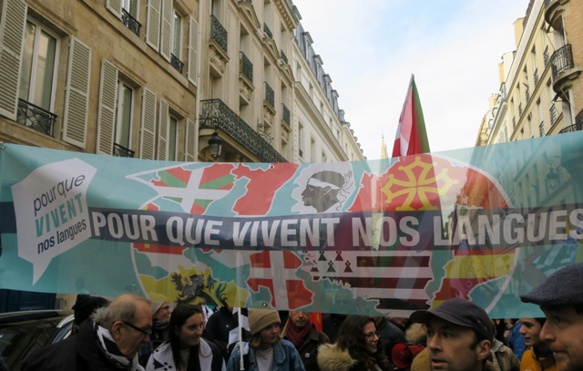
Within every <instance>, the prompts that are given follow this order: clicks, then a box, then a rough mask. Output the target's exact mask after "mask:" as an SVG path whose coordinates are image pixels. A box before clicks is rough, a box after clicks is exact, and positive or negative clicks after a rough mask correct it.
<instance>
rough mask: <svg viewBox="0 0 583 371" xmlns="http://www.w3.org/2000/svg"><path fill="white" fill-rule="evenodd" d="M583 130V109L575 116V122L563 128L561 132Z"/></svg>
mask: <svg viewBox="0 0 583 371" xmlns="http://www.w3.org/2000/svg"><path fill="white" fill-rule="evenodd" d="M579 130H583V110H581V111H580V112H579V113H578V114H577V116H575V123H574V124H573V125H570V126H567V127H566V128H564V129H562V130H561V131H560V132H559V133H570V132H572V131H579Z"/></svg>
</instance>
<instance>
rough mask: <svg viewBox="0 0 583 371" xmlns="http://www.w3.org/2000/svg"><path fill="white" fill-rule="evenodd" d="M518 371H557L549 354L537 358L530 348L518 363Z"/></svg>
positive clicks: (551, 355) (555, 364)
mask: <svg viewBox="0 0 583 371" xmlns="http://www.w3.org/2000/svg"><path fill="white" fill-rule="evenodd" d="M520 370H521V371H522V370H525V371H526V370H530V371H543V370H544V371H557V370H558V369H557V363H556V362H555V359H554V358H553V354H552V353H550V354H548V355H547V356H545V357H542V356H541V357H539V356H537V355H536V354H535V353H534V350H533V349H532V348H529V349H527V350H526V351H525V352H524V354H523V355H522V360H521V361H520Z"/></svg>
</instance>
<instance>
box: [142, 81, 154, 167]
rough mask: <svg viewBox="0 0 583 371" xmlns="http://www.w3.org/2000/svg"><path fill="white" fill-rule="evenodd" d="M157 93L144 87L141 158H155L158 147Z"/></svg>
mask: <svg viewBox="0 0 583 371" xmlns="http://www.w3.org/2000/svg"><path fill="white" fill-rule="evenodd" d="M155 132H156V94H154V93H152V92H151V91H150V90H148V89H144V94H143V95H142V127H141V136H140V158H143V159H147V160H153V159H154V151H155V149H156V144H155V142H156V136H155Z"/></svg>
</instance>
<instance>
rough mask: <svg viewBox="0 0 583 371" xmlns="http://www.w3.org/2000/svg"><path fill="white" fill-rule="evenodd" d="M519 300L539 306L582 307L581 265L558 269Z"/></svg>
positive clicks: (582, 283)
mask: <svg viewBox="0 0 583 371" xmlns="http://www.w3.org/2000/svg"><path fill="white" fill-rule="evenodd" d="M520 300H522V301H523V302H525V303H534V304H538V305H541V306H554V305H583V263H577V264H573V265H569V266H567V267H565V268H561V269H559V270H558V271H556V272H555V273H553V274H551V275H550V276H549V277H548V278H547V279H546V281H545V282H543V283H542V285H540V286H538V287H537V288H535V289H534V290H532V291H531V292H529V293H528V294H526V295H522V296H521V297H520Z"/></svg>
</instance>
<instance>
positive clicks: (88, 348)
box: [22, 294, 152, 371]
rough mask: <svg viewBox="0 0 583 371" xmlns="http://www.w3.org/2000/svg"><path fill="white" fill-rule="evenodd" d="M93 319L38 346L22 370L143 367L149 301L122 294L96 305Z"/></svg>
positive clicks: (88, 370) (127, 369)
mask: <svg viewBox="0 0 583 371" xmlns="http://www.w3.org/2000/svg"><path fill="white" fill-rule="evenodd" d="M91 319H92V321H85V322H83V324H81V327H80V329H79V332H78V333H77V334H76V335H73V336H71V337H69V338H68V339H66V340H63V341H61V342H58V343H56V344H53V345H49V346H47V347H44V348H41V349H39V350H38V351H36V352H35V353H33V354H31V355H30V356H29V357H27V358H26V360H25V361H24V364H23V366H22V370H23V371H37V370H38V371H97V370H99V371H105V370H112V371H119V370H125V371H143V370H144V369H143V367H142V366H140V364H139V363H138V350H139V349H140V347H141V346H142V345H143V344H145V343H147V342H148V341H149V340H150V330H151V328H152V310H151V309H150V303H149V302H148V301H147V300H146V299H144V298H142V297H140V296H137V295H135V294H123V295H121V296H119V297H117V298H115V299H114V300H112V301H111V303H110V304H109V305H108V306H107V307H102V308H99V309H97V310H96V311H95V313H94V314H93V316H92V317H91Z"/></svg>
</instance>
